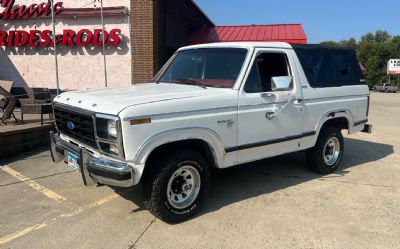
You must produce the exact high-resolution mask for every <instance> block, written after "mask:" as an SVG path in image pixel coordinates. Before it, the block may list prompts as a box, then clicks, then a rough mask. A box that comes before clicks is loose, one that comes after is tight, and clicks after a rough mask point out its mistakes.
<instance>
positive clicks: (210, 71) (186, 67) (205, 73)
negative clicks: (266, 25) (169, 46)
mask: <svg viewBox="0 0 400 249" xmlns="http://www.w3.org/2000/svg"><path fill="white" fill-rule="evenodd" d="M246 54H247V50H246V49H239V48H238V49H236V48H204V49H192V50H183V51H181V52H179V53H178V55H177V56H176V57H175V59H174V60H173V61H172V63H171V65H169V67H168V69H167V70H166V71H165V72H164V73H163V75H161V77H160V79H159V80H158V81H160V82H168V83H180V84H194V83H196V82H197V83H201V84H203V85H206V86H211V87H229V88H231V87H233V84H234V83H235V82H236V79H237V78H238V76H239V73H240V71H241V69H242V67H243V63H244V60H245V58H246Z"/></svg>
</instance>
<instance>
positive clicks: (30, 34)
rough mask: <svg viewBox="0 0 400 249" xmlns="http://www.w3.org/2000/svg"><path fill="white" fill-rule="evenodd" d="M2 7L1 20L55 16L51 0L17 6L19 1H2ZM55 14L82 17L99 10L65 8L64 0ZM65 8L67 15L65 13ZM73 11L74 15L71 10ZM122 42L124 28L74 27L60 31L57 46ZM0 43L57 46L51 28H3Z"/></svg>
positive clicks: (114, 11) (108, 10)
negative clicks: (5, 29)
mask: <svg viewBox="0 0 400 249" xmlns="http://www.w3.org/2000/svg"><path fill="white" fill-rule="evenodd" d="M0 8H4V10H3V11H2V12H0V21H1V20H10V21H13V20H21V19H29V18H39V17H48V16H51V11H52V9H51V3H50V2H49V1H48V2H43V3H40V4H31V5H30V6H26V5H18V6H16V5H15V0H0ZM53 8H54V9H53V10H54V15H55V16H63V17H71V16H78V15H79V13H82V14H84V15H96V14H97V11H98V9H96V8H94V9H88V8H84V9H68V8H64V7H63V2H56V3H54V6H53ZM120 8H121V7H108V8H106V13H107V14H108V13H112V14H123V13H122V12H118V11H119V9H120ZM63 11H65V12H66V13H65V15H63V13H62V12H63ZM71 11H72V12H73V13H74V14H73V15H71V14H69V13H68V12H71ZM120 42H121V30H120V29H112V30H110V31H107V30H104V32H103V30H102V29H95V30H89V29H82V30H79V31H74V30H70V29H66V30H63V32H62V34H56V45H57V46H63V47H73V46H80V47H85V46H93V47H97V46H103V43H104V44H106V45H107V46H109V47H114V46H117V45H119V44H120ZM0 46H3V47H23V46H29V47H54V43H53V32H52V31H50V30H43V31H41V30H29V31H26V30H9V31H3V30H0Z"/></svg>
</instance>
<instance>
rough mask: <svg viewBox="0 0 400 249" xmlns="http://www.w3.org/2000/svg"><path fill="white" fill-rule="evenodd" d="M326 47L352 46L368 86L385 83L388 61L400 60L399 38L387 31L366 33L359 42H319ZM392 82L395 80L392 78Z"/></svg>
mask: <svg viewBox="0 0 400 249" xmlns="http://www.w3.org/2000/svg"><path fill="white" fill-rule="evenodd" d="M321 44H322V45H326V46H352V47H354V48H355V49H356V51H357V57H358V60H359V61H360V62H361V63H362V64H363V65H364V66H365V68H366V69H367V72H366V73H365V75H364V76H365V79H366V80H367V83H368V85H369V86H371V87H372V86H374V85H376V84H379V83H382V82H387V75H386V70H387V68H386V67H387V62H388V60H389V59H400V36H391V35H390V34H389V33H388V32H387V31H384V30H378V31H376V32H375V33H367V34H365V35H363V36H362V37H361V40H360V41H358V42H357V41H356V40H355V39H354V38H351V39H349V40H342V41H339V42H336V41H325V42H321ZM392 80H393V81H394V80H395V78H394V77H392Z"/></svg>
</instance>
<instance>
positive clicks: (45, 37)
mask: <svg viewBox="0 0 400 249" xmlns="http://www.w3.org/2000/svg"><path fill="white" fill-rule="evenodd" d="M52 33H53V32H51V31H50V30H45V31H43V32H42V34H41V35H40V38H42V41H41V42H40V43H39V46H41V47H50V45H51V37H50V35H51V34H52Z"/></svg>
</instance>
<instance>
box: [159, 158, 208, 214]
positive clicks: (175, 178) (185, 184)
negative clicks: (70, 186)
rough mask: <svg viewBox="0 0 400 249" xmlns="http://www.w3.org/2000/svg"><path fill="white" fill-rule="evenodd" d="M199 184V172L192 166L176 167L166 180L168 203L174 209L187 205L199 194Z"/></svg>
mask: <svg viewBox="0 0 400 249" xmlns="http://www.w3.org/2000/svg"><path fill="white" fill-rule="evenodd" d="M200 185H201V178H200V174H199V172H198V171H197V169H195V168H194V167H193V166H190V165H185V166H183V167H181V168H179V169H177V170H176V171H175V172H174V173H173V174H172V175H171V177H170V179H169V181H168V187H167V198H168V202H169V204H171V206H172V207H174V208H176V209H184V208H187V207H189V206H190V205H192V204H193V202H194V201H195V200H196V198H197V196H198V195H199V192H200Z"/></svg>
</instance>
